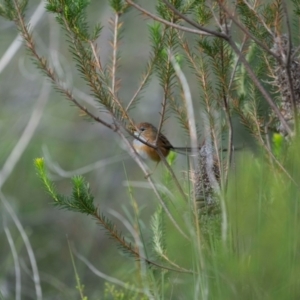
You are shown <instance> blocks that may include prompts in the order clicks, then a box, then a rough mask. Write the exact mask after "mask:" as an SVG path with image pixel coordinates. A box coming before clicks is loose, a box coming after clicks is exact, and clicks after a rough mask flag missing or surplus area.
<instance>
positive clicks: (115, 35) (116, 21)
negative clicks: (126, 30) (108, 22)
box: [111, 13, 119, 95]
mask: <svg viewBox="0 0 300 300" xmlns="http://www.w3.org/2000/svg"><path fill="white" fill-rule="evenodd" d="M113 29H114V31H113V44H112V50H113V53H112V67H111V93H112V94H113V95H115V94H116V71H117V48H118V30H119V14H118V13H116V14H115V19H114V22H113Z"/></svg>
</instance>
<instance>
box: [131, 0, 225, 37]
mask: <svg viewBox="0 0 300 300" xmlns="http://www.w3.org/2000/svg"><path fill="white" fill-rule="evenodd" d="M126 1H128V0H126ZM162 1H163V2H164V3H165V4H166V5H167V6H168V7H169V8H170V9H171V10H172V11H173V12H174V13H175V14H176V15H177V16H179V17H180V18H182V19H183V20H184V21H186V22H187V23H189V24H191V25H192V26H194V27H195V28H197V29H199V30H200V31H201V32H205V33H207V34H209V35H212V36H216V37H219V38H222V39H225V40H227V39H228V36H227V35H226V34H224V33H221V32H219V31H214V30H211V29H208V28H206V27H204V26H201V25H200V24H198V23H197V22H194V21H193V20H191V19H189V18H188V17H186V16H185V15H184V14H182V13H181V12H180V11H179V10H177V9H176V8H175V7H174V6H173V5H172V4H171V3H170V2H169V1H167V0H162ZM178 29H180V28H178ZM195 33H197V32H195ZM198 34H200V33H198ZM201 35H203V33H201Z"/></svg>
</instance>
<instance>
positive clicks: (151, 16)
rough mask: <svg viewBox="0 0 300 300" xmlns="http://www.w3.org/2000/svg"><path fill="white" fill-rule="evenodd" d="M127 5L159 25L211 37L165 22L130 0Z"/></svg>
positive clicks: (202, 32)
mask: <svg viewBox="0 0 300 300" xmlns="http://www.w3.org/2000/svg"><path fill="white" fill-rule="evenodd" d="M125 1H126V2H127V3H128V4H129V5H131V6H133V7H135V8H136V9H137V10H139V11H140V12H142V13H143V14H145V15H146V16H148V17H149V18H151V19H153V20H156V21H158V22H160V23H163V24H165V25H167V26H170V27H173V28H176V29H179V30H182V31H186V32H190V33H195V34H200V35H211V34H210V33H208V31H202V30H196V29H193V28H188V27H184V26H180V25H177V24H174V23H172V22H169V21H166V20H165V19H162V18H160V17H158V16H156V15H154V14H152V13H150V12H149V11H147V10H146V9H144V8H142V7H141V6H139V5H138V4H136V3H134V2H133V1H131V0H125Z"/></svg>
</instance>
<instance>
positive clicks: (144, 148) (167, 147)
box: [133, 122, 198, 163]
mask: <svg viewBox="0 0 300 300" xmlns="http://www.w3.org/2000/svg"><path fill="white" fill-rule="evenodd" d="M157 133H158V130H157V128H156V127H155V126H153V125H152V124H150V123H147V122H143V123H140V124H138V125H136V128H135V129H134V135H135V136H136V137H138V138H139V139H140V140H138V139H134V141H133V147H134V149H135V150H136V152H137V153H138V154H139V155H140V156H141V157H142V158H144V159H150V160H153V161H156V162H157V163H159V162H160V161H161V158H160V155H159V153H158V150H157V149H159V150H160V152H161V154H162V155H163V156H164V157H167V156H168V155H169V153H170V151H175V152H178V153H183V154H185V153H186V154H188V153H191V151H192V148H189V147H174V146H173V145H172V144H171V143H170V142H169V140H168V139H167V138H166V136H165V135H163V134H162V133H161V132H160V133H159V135H158V136H157ZM156 139H157V142H156V144H155V141H156ZM143 142H145V143H147V144H149V145H153V147H151V146H149V145H147V144H145V143H143ZM196 150H198V149H196Z"/></svg>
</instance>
